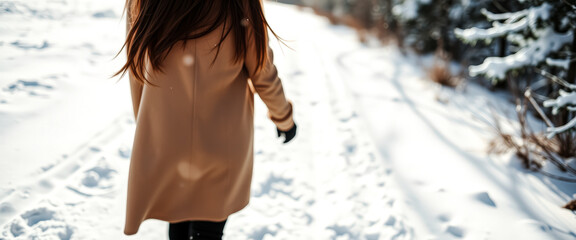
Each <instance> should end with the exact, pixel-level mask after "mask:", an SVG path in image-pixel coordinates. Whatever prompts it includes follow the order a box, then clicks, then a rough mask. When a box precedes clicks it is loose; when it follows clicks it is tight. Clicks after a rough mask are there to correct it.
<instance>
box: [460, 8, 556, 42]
mask: <svg viewBox="0 0 576 240" xmlns="http://www.w3.org/2000/svg"><path fill="white" fill-rule="evenodd" d="M551 9H552V6H551V5H550V4H548V3H544V4H542V5H540V6H537V7H531V8H529V9H525V10H522V11H518V12H514V13H499V14H496V13H491V12H489V11H488V10H486V9H483V10H482V14H484V15H485V16H486V18H488V20H490V21H494V22H493V23H492V25H493V27H492V28H488V29H481V28H476V27H473V28H469V29H455V30H454V33H455V34H456V36H457V37H459V38H461V39H462V40H464V41H466V42H475V41H478V40H490V39H493V38H496V37H502V36H504V35H507V34H509V33H514V32H519V31H522V30H524V29H526V28H528V27H531V28H533V29H535V26H536V22H537V21H538V20H544V21H545V20H548V19H549V18H550V13H551ZM502 20H506V21H505V22H504V23H500V22H498V21H502Z"/></svg>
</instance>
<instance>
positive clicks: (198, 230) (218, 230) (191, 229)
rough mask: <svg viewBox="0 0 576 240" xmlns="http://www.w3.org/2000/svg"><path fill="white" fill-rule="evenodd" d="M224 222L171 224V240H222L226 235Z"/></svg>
mask: <svg viewBox="0 0 576 240" xmlns="http://www.w3.org/2000/svg"><path fill="white" fill-rule="evenodd" d="M225 224H226V220H224V221H223V222H208V221H185V222H179V223H170V226H169V228H168V236H169V237H170V240H190V239H194V240H221V239H222V235H224V225H225Z"/></svg>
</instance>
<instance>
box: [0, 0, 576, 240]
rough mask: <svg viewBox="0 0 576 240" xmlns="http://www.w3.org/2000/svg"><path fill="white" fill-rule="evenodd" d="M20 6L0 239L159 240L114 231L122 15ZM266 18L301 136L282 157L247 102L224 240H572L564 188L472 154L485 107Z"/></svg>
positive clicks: (125, 151)
mask: <svg viewBox="0 0 576 240" xmlns="http://www.w3.org/2000/svg"><path fill="white" fill-rule="evenodd" d="M29 2H30V1H28V2H27V4H24V3H22V2H0V19H1V21H11V22H13V23H14V25H11V26H4V25H0V30H2V31H0V51H1V52H3V53H8V55H9V56H8V57H0V58H1V59H0V73H1V74H2V75H1V78H0V87H1V88H2V92H0V116H2V118H0V126H1V127H2V128H1V129H0V154H1V155H2V156H3V159H2V160H1V161H0V174H1V177H0V239H6V240H8V239H155V240H156V239H166V238H167V236H166V235H167V234H166V233H167V224H166V223H164V222H160V221H155V220H150V221H147V222H145V223H144V224H143V225H142V227H141V229H140V232H139V234H137V235H135V236H132V237H125V236H123V234H122V228H123V221H124V204H125V195H126V189H125V188H126V179H127V169H128V164H129V152H130V148H129V146H130V145H131V139H132V137H133V135H132V132H133V130H134V123H133V121H132V117H131V109H130V103H129V96H127V95H128V89H127V86H126V85H127V84H126V81H125V80H123V81H122V82H120V83H119V84H114V83H113V81H112V80H102V79H105V78H106V77H107V76H108V75H109V73H111V72H112V71H113V70H114V69H115V68H117V66H118V63H119V62H118V61H113V62H109V61H108V60H109V59H110V58H111V56H113V53H114V52H115V50H116V49H117V47H118V46H119V45H120V44H121V41H122V37H123V35H122V34H123V31H122V29H123V23H122V22H121V21H120V20H119V17H120V14H121V9H122V3H118V2H119V1H112V0H106V1H99V2H98V4H97V6H98V7H95V6H96V5H94V4H95V3H96V2H93V1H89V0H68V1H63V2H62V3H43V2H40V1H38V2H36V3H37V4H36V5H33V4H31V3H29ZM32 2H33V1H32ZM64 3H67V4H64ZM2 9H5V10H2ZM267 14H268V18H269V21H270V22H271V25H272V26H273V27H274V29H275V30H276V31H277V33H279V34H280V35H281V36H282V37H283V38H285V39H287V40H288V42H287V43H288V45H289V46H290V47H292V48H293V49H294V50H290V49H287V48H285V47H283V48H281V47H280V46H278V45H277V44H273V48H274V49H275V55H276V64H277V66H278V68H279V70H280V73H281V77H282V79H283V82H284V84H285V89H286V91H287V95H288V96H289V97H290V98H291V100H292V101H293V102H294V106H295V112H296V116H295V117H296V121H297V123H298V125H299V133H298V136H297V138H296V139H295V141H294V142H291V143H289V144H287V145H282V144H281V143H280V142H279V141H277V139H275V128H274V126H273V125H272V123H271V122H270V121H269V120H267V119H266V110H265V106H264V105H263V103H261V102H259V101H258V102H257V105H256V120H255V121H256V122H255V126H256V127H255V129H256V130H255V131H256V135H255V138H256V139H255V144H256V145H255V172H254V179H253V184H252V200H251V203H250V205H249V206H248V207H247V208H246V209H244V210H242V211H241V212H239V213H238V214H235V215H233V216H231V218H230V220H229V223H228V225H227V226H226V229H225V234H226V235H225V239H234V240H236V239H314V240H316V239H368V240H371V239H397V240H401V239H462V238H463V239H511V238H512V237H514V238H520V239H573V238H574V237H576V234H575V232H576V229H575V228H574V226H576V217H575V216H574V214H572V213H570V212H567V211H564V210H561V209H559V208H558V205H560V204H562V203H563V202H565V201H567V199H569V198H570V194H573V193H574V189H575V186H574V185H566V184H564V185H563V184H557V185H554V186H557V187H556V188H555V189H549V188H548V187H546V186H544V184H543V183H544V182H546V181H548V180H546V179H540V178H538V177H534V176H533V175H532V174H530V173H526V172H523V171H522V170H518V169H517V168H515V167H509V166H508V165H510V164H513V163H510V162H508V161H506V160H503V159H499V158H489V157H486V156H485V153H484V150H485V144H486V141H487V140H488V139H489V138H490V136H491V135H490V133H489V128H487V126H486V125H485V124H483V123H482V122H481V121H477V120H475V119H477V118H479V117H486V116H487V114H488V110H487V109H486V105H487V101H491V100H487V97H486V96H488V95H489V94H487V93H485V92H484V91H483V90H481V89H478V88H476V87H474V86H469V87H468V88H467V93H466V94H464V93H457V92H454V91H451V90H446V89H440V88H438V87H437V86H435V85H433V84H431V83H429V82H427V81H424V80H423V79H424V78H425V75H424V73H423V71H422V67H421V66H422V65H423V64H424V63H423V62H422V60H419V59H418V58H415V57H411V56H408V57H407V56H403V55H402V54H401V53H400V52H399V51H398V50H397V49H396V48H394V47H377V48H370V47H365V46H362V45H360V44H359V43H357V41H356V37H355V34H354V32H353V31H352V30H350V29H347V28H345V27H334V26H330V25H329V24H328V23H327V21H326V20H324V19H321V18H319V17H316V16H314V15H312V14H310V13H307V12H302V11H299V10H297V9H296V8H294V7H287V6H285V5H280V4H272V3H269V4H267ZM23 19H25V20H29V21H32V22H34V23H35V24H36V25H26V24H25V23H22V22H23V21H22V20H23ZM30 28H33V30H30ZM36 28H38V29H36ZM7 29H15V31H14V32H7V31H5V30H7ZM82 29H90V31H83V30H82ZM110 29H116V30H117V31H116V30H115V31H110ZM78 33H80V34H78ZM82 33H84V34H82ZM66 36H75V37H73V38H72V39H70V38H68V37H66ZM26 46H27V47H26ZM28 59H36V60H35V61H38V62H37V63H36V65H38V67H37V68H38V69H36V68H35V71H34V72H29V71H27V70H26V68H27V67H29V66H30V65H29V60H28ZM47 60H48V61H47ZM424 61H425V60H424ZM54 62H59V63H60V64H57V63H54ZM47 63H48V64H47ZM437 99H442V101H437ZM469 103H474V104H472V105H470V104H469ZM29 146H32V148H30V147H29ZM22 148H25V149H22ZM6 159H8V160H6ZM532 206H535V207H532ZM495 220H498V221H495Z"/></svg>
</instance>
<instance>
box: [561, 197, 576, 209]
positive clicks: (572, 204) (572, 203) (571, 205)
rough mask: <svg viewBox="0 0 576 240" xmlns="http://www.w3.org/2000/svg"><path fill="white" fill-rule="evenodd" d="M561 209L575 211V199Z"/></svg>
mask: <svg viewBox="0 0 576 240" xmlns="http://www.w3.org/2000/svg"><path fill="white" fill-rule="evenodd" d="M563 208H566V209H568V210H572V211H576V199H575V200H572V201H571V202H569V203H567V204H566V205H564V207H563Z"/></svg>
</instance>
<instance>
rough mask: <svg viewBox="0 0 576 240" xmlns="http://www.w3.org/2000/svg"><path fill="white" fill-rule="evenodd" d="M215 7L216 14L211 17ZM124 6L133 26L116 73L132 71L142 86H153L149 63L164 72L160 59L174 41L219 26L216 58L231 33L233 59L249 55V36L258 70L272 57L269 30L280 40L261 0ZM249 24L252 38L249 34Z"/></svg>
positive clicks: (137, 0) (147, 0) (164, 0)
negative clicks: (124, 60)
mask: <svg viewBox="0 0 576 240" xmlns="http://www.w3.org/2000/svg"><path fill="white" fill-rule="evenodd" d="M215 7H218V10H216V12H217V15H216V16H211V15H210V14H213V12H214V11H215V10H214V8H215ZM125 10H126V13H127V18H128V19H127V21H128V22H127V23H128V25H129V26H131V27H130V28H129V31H128V34H127V36H126V41H125V42H124V45H123V46H122V49H124V48H126V52H127V60H126V64H124V66H123V67H122V68H121V69H120V70H119V71H118V72H117V73H116V74H114V76H117V75H120V74H121V75H122V76H123V75H124V74H125V73H126V72H127V71H130V73H131V74H132V76H133V77H134V78H135V79H136V80H137V81H139V82H141V83H143V84H151V83H150V82H149V81H148V80H149V79H146V75H147V74H146V71H147V70H146V62H147V61H149V64H150V65H151V67H152V70H153V71H162V62H163V61H164V59H165V58H166V56H167V55H168V53H169V52H170V51H171V50H172V47H173V46H174V44H175V43H177V42H178V41H182V40H190V39H197V38H200V37H203V36H205V35H207V34H209V33H210V32H212V31H214V30H216V29H217V28H219V27H220V26H223V29H224V30H223V31H222V34H221V35H220V42H219V43H218V44H217V46H216V47H215V49H216V51H217V52H216V57H217V56H218V53H219V51H220V47H221V45H222V43H223V42H224V40H225V38H226V37H228V36H229V35H230V33H231V32H233V34H232V35H233V37H234V44H235V47H236V49H235V50H236V51H235V56H234V58H235V59H234V61H236V62H237V61H240V60H242V59H243V58H244V57H245V56H246V51H247V41H248V39H250V40H251V41H254V45H255V47H256V52H255V54H256V59H257V60H258V62H257V68H256V71H259V70H261V69H262V67H263V66H264V64H265V62H266V61H267V60H268V59H267V56H268V51H267V50H268V39H267V31H268V29H270V31H271V32H272V34H273V35H274V36H275V37H277V38H278V36H277V35H276V33H274V31H272V29H271V28H270V26H269V25H268V22H267V21H266V18H265V17H264V12H263V10H262V3H261V0H218V1H217V0H127V1H126V7H125ZM207 19H214V20H213V21H211V22H206V21H207ZM248 25H249V26H248ZM247 27H250V28H251V29H252V31H251V32H252V34H253V36H246V35H247V33H248V31H247V29H246V28H247ZM122 49H121V50H120V51H122ZM214 60H215V59H214Z"/></svg>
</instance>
